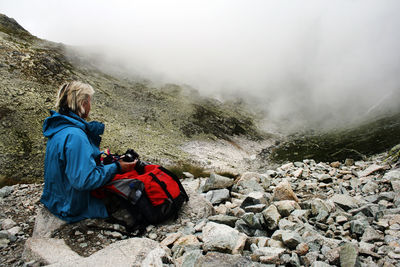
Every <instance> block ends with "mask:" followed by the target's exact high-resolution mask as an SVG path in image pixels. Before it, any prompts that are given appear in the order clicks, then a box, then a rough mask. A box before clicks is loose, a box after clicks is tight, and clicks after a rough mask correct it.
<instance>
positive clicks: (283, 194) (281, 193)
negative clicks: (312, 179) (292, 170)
mask: <svg viewBox="0 0 400 267" xmlns="http://www.w3.org/2000/svg"><path fill="white" fill-rule="evenodd" d="M273 200H275V201H279V200H294V201H296V202H299V199H298V198H297V196H296V194H295V193H294V192H293V190H292V187H291V185H290V184H289V182H288V181H286V180H285V181H282V182H281V183H279V184H278V185H277V186H276V187H275V189H274V195H273Z"/></svg>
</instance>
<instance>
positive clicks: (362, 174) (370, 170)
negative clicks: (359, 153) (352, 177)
mask: <svg viewBox="0 0 400 267" xmlns="http://www.w3.org/2000/svg"><path fill="white" fill-rule="evenodd" d="M384 168H385V167H384V166H380V165H377V164H372V165H371V166H369V167H368V168H366V169H365V170H364V171H361V172H358V177H365V176H368V175H370V174H373V173H374V172H376V171H379V170H383V169H384Z"/></svg>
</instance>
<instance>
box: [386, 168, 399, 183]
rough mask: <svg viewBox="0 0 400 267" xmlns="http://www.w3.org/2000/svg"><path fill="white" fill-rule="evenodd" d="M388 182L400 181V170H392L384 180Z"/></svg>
mask: <svg viewBox="0 0 400 267" xmlns="http://www.w3.org/2000/svg"><path fill="white" fill-rule="evenodd" d="M382 179H383V180H386V181H400V170H392V171H389V172H387V173H385V175H384V176H383V178H382Z"/></svg>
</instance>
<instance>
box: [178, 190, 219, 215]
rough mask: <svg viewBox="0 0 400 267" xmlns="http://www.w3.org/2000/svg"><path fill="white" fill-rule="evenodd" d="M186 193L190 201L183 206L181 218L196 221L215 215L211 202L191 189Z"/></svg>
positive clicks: (180, 213)
mask: <svg viewBox="0 0 400 267" xmlns="http://www.w3.org/2000/svg"><path fill="white" fill-rule="evenodd" d="M186 193H187V194H188V195H189V201H188V202H186V203H185V204H183V206H182V209H181V211H180V212H179V218H181V219H189V220H191V221H196V220H200V219H203V218H207V217H209V216H211V215H214V213H215V210H214V207H213V206H212V204H211V203H210V201H208V200H207V199H205V198H204V197H202V196H201V195H200V194H198V193H196V192H195V191H193V190H192V189H190V188H188V189H187V190H186Z"/></svg>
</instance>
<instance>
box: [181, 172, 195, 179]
mask: <svg viewBox="0 0 400 267" xmlns="http://www.w3.org/2000/svg"><path fill="white" fill-rule="evenodd" d="M182 174H183V175H184V176H185V177H186V178H194V175H193V174H191V173H190V172H182Z"/></svg>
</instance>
